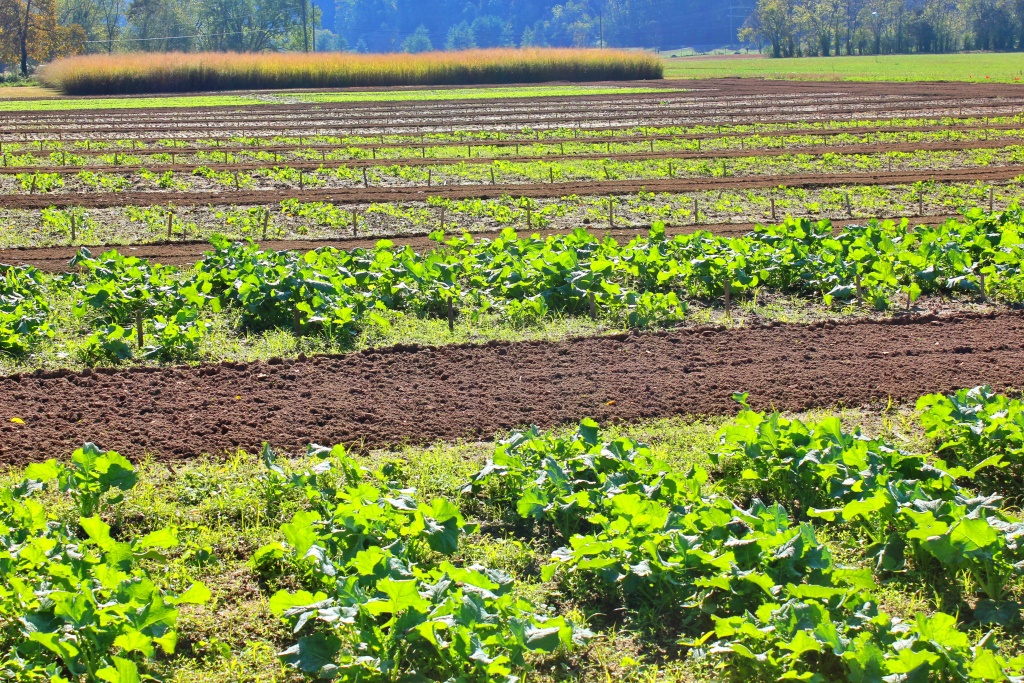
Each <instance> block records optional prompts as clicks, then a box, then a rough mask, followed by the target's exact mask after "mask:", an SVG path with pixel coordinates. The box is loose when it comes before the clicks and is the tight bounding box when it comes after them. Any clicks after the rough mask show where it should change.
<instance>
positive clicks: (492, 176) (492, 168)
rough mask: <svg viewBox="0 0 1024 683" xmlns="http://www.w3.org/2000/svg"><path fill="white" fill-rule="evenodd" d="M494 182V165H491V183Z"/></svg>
mask: <svg viewBox="0 0 1024 683" xmlns="http://www.w3.org/2000/svg"><path fill="white" fill-rule="evenodd" d="M493 184H494V167H493V166H491V185H493Z"/></svg>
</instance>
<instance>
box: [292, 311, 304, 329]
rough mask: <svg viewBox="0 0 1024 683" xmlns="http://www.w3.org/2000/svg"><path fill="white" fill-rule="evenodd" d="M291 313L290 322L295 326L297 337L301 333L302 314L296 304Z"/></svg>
mask: <svg viewBox="0 0 1024 683" xmlns="http://www.w3.org/2000/svg"><path fill="white" fill-rule="evenodd" d="M292 315H293V320H292V324H293V325H294V327H295V336H296V337H298V336H300V335H301V334H302V314H301V313H300V312H299V307H298V306H296V307H295V310H293V311H292Z"/></svg>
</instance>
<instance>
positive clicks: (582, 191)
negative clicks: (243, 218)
mask: <svg viewBox="0 0 1024 683" xmlns="http://www.w3.org/2000/svg"><path fill="white" fill-rule="evenodd" d="M1022 174H1024V165H1020V164H1008V165H1005V166H979V167H973V168H954V169H937V170H929V171H923V172H922V171H916V172H907V171H892V172H884V171H877V172H870V173H831V174H829V173H816V174H778V175H749V176H730V177H724V178H657V179H650V178H649V179H642V180H606V181H586V182H575V181H574V182H556V183H510V184H494V185H489V184H483V183H477V184H466V185H434V186H431V187H428V186H426V185H407V186H401V187H373V186H370V187H363V188H360V187H354V188H330V189H319V190H317V189H309V190H295V189H275V190H268V189H260V190H233V191H232V190H228V191H224V192H220V191H215V192H164V191H142V192H96V193H82V194H72V193H55V194H8V195H4V196H2V197H0V207H2V208H7V209H43V208H48V207H54V208H67V207H72V206H80V207H83V208H103V207H114V206H128V205H132V206H154V205H163V204H174V205H176V206H198V205H209V206H230V205H253V206H258V205H268V204H277V203H279V202H281V201H284V200H286V199H297V200H299V201H301V202H330V203H334V204H345V205H347V204H360V203H367V202H378V203H384V202H401V201H407V202H414V201H427V199H428V198H430V197H442V198H448V199H495V198H499V197H503V196H507V195H511V196H517V197H530V198H534V199H545V198H558V197H565V196H568V195H626V194H635V193H637V192H640V191H646V192H656V193H657V192H669V193H686V192H700V191H706V190H726V189H765V188H775V187H780V186H783V187H789V188H814V187H842V186H865V185H910V184H913V183H915V182H919V181H929V180H931V181H935V182H950V183H953V182H981V183H991V182H1000V181H1006V180H1012V179H1013V178H1016V177H1018V176H1020V175H1022Z"/></svg>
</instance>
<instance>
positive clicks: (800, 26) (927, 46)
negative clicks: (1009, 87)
mask: <svg viewBox="0 0 1024 683" xmlns="http://www.w3.org/2000/svg"><path fill="white" fill-rule="evenodd" d="M739 38H740V39H741V40H743V41H746V42H751V43H754V44H755V45H756V46H758V47H762V46H763V48H764V49H765V50H766V51H769V52H770V54H771V55H772V56H774V57H800V56H829V55H868V54H871V55H878V54H901V53H911V52H922V53H927V52H956V51H960V50H998V51H1012V50H1024V0H758V2H757V6H756V7H755V9H754V11H753V12H752V13H751V14H750V16H749V17H748V18H747V20H746V23H745V24H744V25H743V27H742V28H741V29H740V31H739Z"/></svg>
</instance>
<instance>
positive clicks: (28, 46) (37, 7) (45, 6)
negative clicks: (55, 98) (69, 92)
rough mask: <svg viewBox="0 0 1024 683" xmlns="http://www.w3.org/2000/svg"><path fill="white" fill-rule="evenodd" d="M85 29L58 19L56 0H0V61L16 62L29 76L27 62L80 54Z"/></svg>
mask: <svg viewBox="0 0 1024 683" xmlns="http://www.w3.org/2000/svg"><path fill="white" fill-rule="evenodd" d="M84 49H85V30H84V29H83V28H82V27H81V26H79V25H77V24H73V25H70V26H60V25H58V23H57V4H56V2H55V0H0V62H2V63H4V64H18V65H19V67H20V70H21V75H22V76H28V67H29V63H30V62H43V61H48V60H51V59H56V58H57V57H64V56H67V55H72V54H79V53H81V52H83V51H84Z"/></svg>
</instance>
